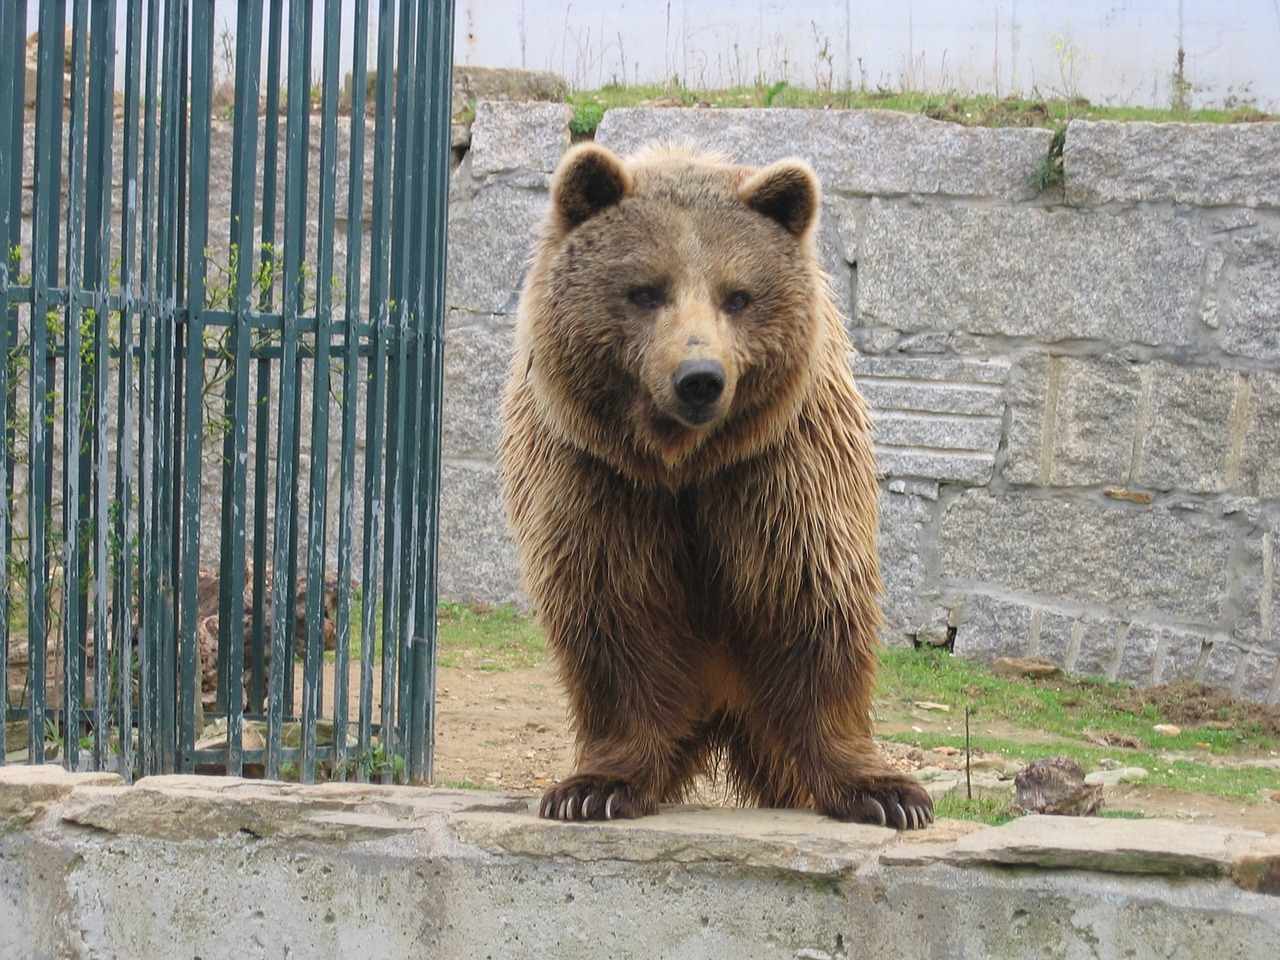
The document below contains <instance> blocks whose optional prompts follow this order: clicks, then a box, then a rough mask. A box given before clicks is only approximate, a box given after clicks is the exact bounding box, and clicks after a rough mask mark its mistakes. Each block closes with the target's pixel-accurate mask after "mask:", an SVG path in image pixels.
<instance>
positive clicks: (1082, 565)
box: [938, 491, 1231, 624]
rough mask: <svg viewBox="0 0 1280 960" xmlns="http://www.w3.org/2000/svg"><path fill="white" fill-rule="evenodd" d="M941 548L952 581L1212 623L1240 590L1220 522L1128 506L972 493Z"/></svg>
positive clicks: (953, 516) (946, 518)
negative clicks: (1233, 581)
mask: <svg viewBox="0 0 1280 960" xmlns="http://www.w3.org/2000/svg"><path fill="white" fill-rule="evenodd" d="M938 549H939V569H940V570H942V571H945V577H946V580H947V582H948V583H954V584H956V585H962V584H968V585H972V584H986V585H989V586H990V587H998V588H1004V589H1007V590H1016V591H1018V592H1020V593H1023V594H1031V595H1036V596H1039V597H1042V598H1045V599H1049V598H1057V599H1061V600H1067V601H1071V602H1073V603H1078V604H1080V605H1084V606H1089V605H1098V604H1102V605H1114V606H1117V607H1119V608H1122V609H1125V610H1128V611H1132V612H1133V613H1134V614H1144V613H1147V612H1151V613H1154V612H1160V613H1163V614H1166V615H1173V616H1175V617H1177V618H1179V619H1183V620H1190V621H1193V622H1201V623H1209V624H1212V623H1217V622H1219V621H1220V619H1221V617H1222V615H1223V613H1224V609H1225V605H1226V601H1227V595H1228V592H1229V585H1230V573H1229V569H1230V563H1229V560H1230V555H1231V537H1230V535H1229V534H1228V533H1227V531H1226V530H1225V529H1222V528H1220V527H1219V525H1218V524H1216V523H1215V522H1214V521H1213V518H1211V517H1207V516H1203V515H1199V514H1189V513H1184V512H1179V513H1176V514H1175V513H1173V512H1170V511H1166V510H1162V509H1156V508H1150V507H1148V508H1137V507H1131V506H1130V505H1128V504H1120V503H1117V504H1115V505H1109V504H1107V505H1099V504H1098V503H1094V502H1088V503H1086V502H1077V501H1072V500H1057V499H1047V498H1040V497H1027V496H1017V495H1006V496H1003V497H993V496H990V495H988V494H987V493H985V492H983V491H971V492H969V493H967V494H965V495H964V496H962V497H960V498H958V499H956V500H954V501H952V502H951V503H949V504H948V505H947V506H946V508H945V510H944V512H943V515H942V520H941V524H940V532H939V543H938Z"/></svg>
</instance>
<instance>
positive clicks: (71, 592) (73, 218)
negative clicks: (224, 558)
mask: <svg viewBox="0 0 1280 960" xmlns="http://www.w3.org/2000/svg"><path fill="white" fill-rule="evenodd" d="M88 33H89V5H88V0H76V3H75V6H74V9H73V11H72V18H71V121H70V128H69V135H68V137H67V222H66V236H65V244H64V247H65V258H66V260H65V263H66V266H65V276H66V291H67V301H66V308H65V312H64V313H63V317H64V321H65V322H64V330H63V342H64V344H65V347H66V349H65V352H64V354H63V361H62V370H63V379H62V412H63V420H62V424H63V428H62V430H63V433H62V665H63V676H64V681H63V689H62V719H63V723H62V727H63V730H62V732H63V743H64V745H65V756H64V757H63V764H64V765H65V766H67V767H68V768H69V769H72V770H74V769H75V768H76V766H77V765H78V764H79V762H80V710H81V706H82V700H83V695H84V673H83V667H84V663H83V659H82V657H83V652H82V651H83V644H84V626H83V620H82V608H81V605H80V595H81V583H82V580H83V574H84V560H83V558H82V552H81V544H80V532H81V521H82V504H81V501H80V480H81V472H80V448H81V435H80V430H81V408H80V399H81V397H80V392H81V383H82V374H83V372H84V368H83V365H82V364H83V359H84V357H83V349H82V347H83V345H82V342H81V341H82V339H83V337H82V330H81V326H80V323H81V305H80V282H81V275H82V268H83V264H82V262H81V229H82V226H83V221H84V151H83V144H84V140H85V136H84V127H85V102H84V94H85V60H86V51H85V46H86V37H87V35H88Z"/></svg>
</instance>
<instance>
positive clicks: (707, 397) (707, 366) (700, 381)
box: [674, 360, 724, 407]
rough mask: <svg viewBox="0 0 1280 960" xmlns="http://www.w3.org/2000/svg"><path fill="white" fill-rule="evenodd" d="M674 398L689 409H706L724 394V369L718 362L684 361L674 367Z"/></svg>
mask: <svg viewBox="0 0 1280 960" xmlns="http://www.w3.org/2000/svg"><path fill="white" fill-rule="evenodd" d="M674 380H675V388H676V396H677V397H679V398H680V400H681V401H682V402H684V403H687V404H689V406H691V407H706V406H710V405H711V404H713V403H715V402H716V401H717V400H719V399H720V394H722V393H724V367H723V366H722V365H721V363H720V361H719V360H684V361H681V363H680V365H679V366H678V367H676V375H675V378H674Z"/></svg>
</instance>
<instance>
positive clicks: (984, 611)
mask: <svg viewBox="0 0 1280 960" xmlns="http://www.w3.org/2000/svg"><path fill="white" fill-rule="evenodd" d="M949 622H950V623H951V624H952V625H953V626H954V627H955V630H956V635H955V647H954V650H955V654H956V656H958V657H964V658H965V659H966V660H975V661H977V662H978V663H991V662H992V661H994V660H997V659H999V658H1000V657H1005V656H1021V655H1023V654H1025V653H1026V652H1027V643H1028V637H1029V635H1030V632H1031V608H1030V607H1028V606H1026V605H1024V604H1021V603H1015V602H1012V601H1008V600H1000V599H997V598H995V597H991V596H986V595H984V594H980V593H970V594H966V595H964V596H963V597H962V598H961V600H960V602H959V604H957V605H956V606H955V607H953V608H952V610H951V614H950V617H949Z"/></svg>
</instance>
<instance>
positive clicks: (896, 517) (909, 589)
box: [878, 491, 934, 634]
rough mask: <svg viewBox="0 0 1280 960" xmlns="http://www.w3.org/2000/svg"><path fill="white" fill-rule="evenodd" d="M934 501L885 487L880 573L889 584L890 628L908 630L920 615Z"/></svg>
mask: <svg viewBox="0 0 1280 960" xmlns="http://www.w3.org/2000/svg"><path fill="white" fill-rule="evenodd" d="M933 511H934V503H933V502H931V501H929V500H927V499H925V498H924V497H920V496H912V495H910V494H906V493H893V492H890V491H885V492H883V493H882V494H881V496H880V537H879V543H878V545H879V551H880V574H881V576H882V577H883V578H884V585H885V599H884V609H885V621H886V624H887V626H888V629H889V630H891V631H893V632H894V633H897V634H906V633H910V632H912V631H913V630H914V629H915V628H916V624H917V620H918V618H919V615H920V611H919V609H918V608H919V604H920V601H919V598H918V596H917V593H918V591H919V590H920V588H921V585H922V584H923V582H924V578H925V573H926V562H925V558H924V555H923V554H924V545H925V542H926V538H927V536H928V529H929V524H930V523H931V521H932V519H933Z"/></svg>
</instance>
